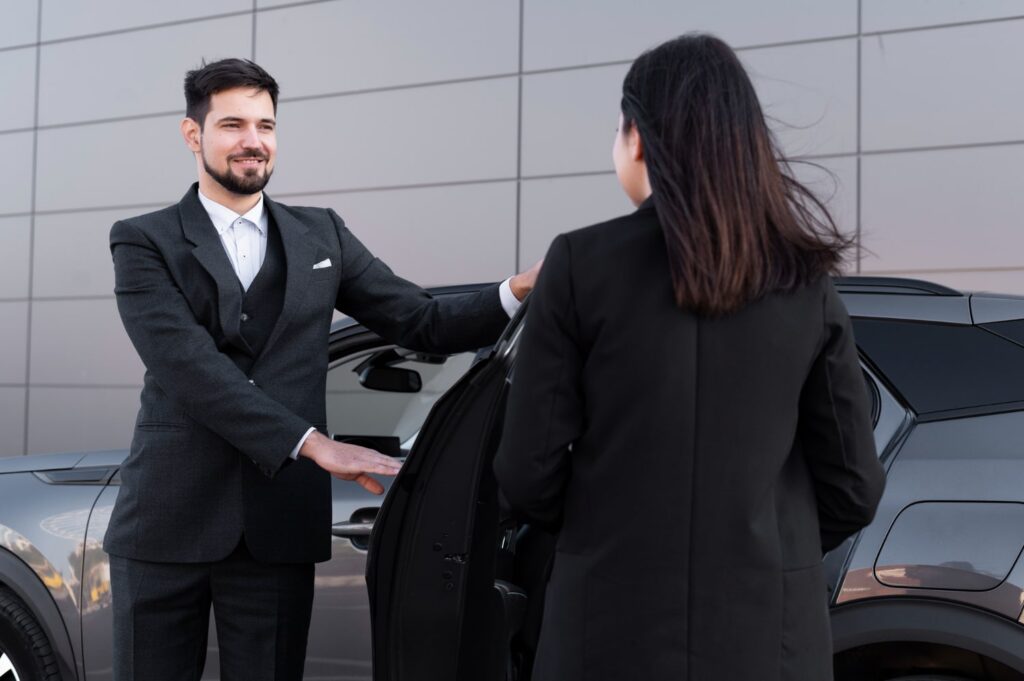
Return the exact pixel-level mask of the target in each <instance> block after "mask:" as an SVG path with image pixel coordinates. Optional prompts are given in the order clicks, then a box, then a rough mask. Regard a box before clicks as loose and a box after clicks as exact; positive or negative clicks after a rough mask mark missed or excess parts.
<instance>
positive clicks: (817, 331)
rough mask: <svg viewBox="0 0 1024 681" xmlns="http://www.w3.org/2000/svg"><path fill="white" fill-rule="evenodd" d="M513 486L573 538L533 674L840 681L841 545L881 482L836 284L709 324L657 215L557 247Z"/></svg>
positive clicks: (533, 339)
mask: <svg viewBox="0 0 1024 681" xmlns="http://www.w3.org/2000/svg"><path fill="white" fill-rule="evenodd" d="M495 473H496V475H497V478H498V483H499V486H500V489H501V491H502V494H503V495H504V497H505V498H506V499H507V501H508V503H509V504H510V505H511V506H512V508H513V509H514V510H515V511H516V512H517V513H518V514H519V515H520V516H521V517H523V518H524V519H526V520H528V521H531V522H534V523H537V524H541V525H545V526H548V527H551V528H555V529H556V530H557V533H558V541H557V550H556V553H555V558H554V564H553V571H552V574H551V577H550V581H549V583H548V587H547V594H546V603H545V608H544V619H543V624H542V628H541V639H540V644H539V649H538V653H537V660H536V664H535V668H534V675H533V681H581V680H584V679H585V680H587V681H613V680H614V681H622V680H624V679H643V681H723V680H728V681H823V680H825V679H831V678H832V668H831V642H830V635H829V620H828V613H827V603H826V600H827V593H826V588H825V584H824V580H823V575H822V566H821V559H822V553H823V551H824V550H827V549H830V548H832V547H834V546H836V545H837V544H839V543H840V542H841V541H842V540H843V539H844V538H845V537H847V536H848V535H850V534H851V533H853V532H855V531H857V530H858V529H859V528H861V527H863V526H864V525H866V524H867V523H869V522H870V521H871V519H872V517H873V514H874V510H875V507H876V505H877V503H878V500H879V498H880V495H881V492H882V489H883V486H884V472H883V469H882V466H881V465H880V463H879V461H878V459H877V456H876V453H875V447H874V442H873V438H872V426H871V420H870V414H869V401H868V396H867V392H866V387H865V384H864V378H863V376H862V374H861V370H860V368H859V366H858V360H857V352H856V348H855V345H854V339H853V333H852V329H851V325H850V320H849V317H848V315H847V313H846V310H845V308H844V306H843V304H842V302H841V300H840V299H839V297H838V295H837V294H836V291H835V290H834V288H833V286H832V283H831V281H830V280H829V279H828V278H827V277H823V278H821V279H820V280H817V281H815V282H813V283H812V284H810V285H807V286H805V287H803V288H801V289H799V290H796V291H793V292H789V293H773V294H769V295H767V296H765V297H763V298H762V299H760V300H757V301H755V302H751V303H749V304H748V305H746V306H745V307H744V308H743V309H741V310H740V311H738V312H736V313H734V314H730V315H727V316H724V317H720V318H714V319H711V318H702V317H700V316H698V315H695V314H693V313H691V312H687V311H683V310H681V309H679V308H678V307H677V306H676V305H675V302H674V298H673V291H672V285H671V280H670V277H669V269H668V260H667V252H666V247H665V243H664V239H663V237H662V233H661V229H660V226H659V223H658V217H657V214H656V211H655V209H654V207H653V205H651V202H650V201H648V202H647V203H646V204H644V205H643V206H641V208H640V209H639V210H637V211H636V212H635V213H633V214H631V215H628V216H626V217H622V218H619V219H616V220H612V221H610V222H606V223H602V224H598V225H594V226H592V227H588V228H585V229H581V230H578V231H575V232H570V233H568V234H565V235H562V236H559V237H558V238H556V239H555V241H554V242H553V243H552V245H551V249H550V251H549V253H548V255H547V258H546V259H545V262H544V268H543V271H542V272H541V275H540V278H539V281H538V283H537V288H536V289H535V290H534V292H533V297H532V300H531V303H530V308H529V310H528V312H527V318H526V328H525V329H524V331H523V336H522V338H521V345H520V348H519V355H518V358H517V363H516V370H515V375H514V380H513V383H512V388H511V393H510V396H509V405H508V413H507V418H506V422H505V427H504V435H503V441H502V443H501V446H500V449H499V451H498V454H497V458H496V459H495Z"/></svg>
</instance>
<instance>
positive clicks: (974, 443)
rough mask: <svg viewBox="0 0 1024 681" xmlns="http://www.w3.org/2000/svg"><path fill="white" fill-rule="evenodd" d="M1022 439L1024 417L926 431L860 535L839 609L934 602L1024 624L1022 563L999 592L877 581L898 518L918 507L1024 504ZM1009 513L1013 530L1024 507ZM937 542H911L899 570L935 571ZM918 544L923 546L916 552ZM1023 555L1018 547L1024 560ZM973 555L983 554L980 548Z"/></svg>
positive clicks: (993, 555)
mask: <svg viewBox="0 0 1024 681" xmlns="http://www.w3.org/2000/svg"><path fill="white" fill-rule="evenodd" d="M1022 433H1024V412H1012V413H1006V414H992V415H988V416H976V417H969V418H964V419H953V420H947V421H937V422H931V423H921V424H918V425H917V426H916V427H915V428H914V430H913V432H911V433H910V435H909V436H908V437H907V440H906V442H905V444H904V445H903V446H902V448H901V449H900V451H899V453H898V454H897V455H896V457H895V460H894V461H893V463H892V465H891V466H890V468H889V473H888V481H887V485H886V491H885V494H883V496H882V501H881V503H880V504H879V507H878V511H877V513H876V515H875V520H874V522H872V523H871V525H869V526H868V527H867V528H865V529H864V530H863V531H862V532H861V533H860V538H859V541H858V544H857V547H856V549H855V550H854V552H853V554H852V556H851V558H850V560H849V564H848V571H847V573H846V576H845V578H844V580H843V584H842V586H841V588H840V590H839V593H838V595H837V597H836V603H837V604H845V603H851V602H854V601H858V600H862V599H868V598H891V597H901V596H910V597H914V598H928V597H931V598H937V599H942V600H944V601H947V602H955V603H963V604H965V605H971V606H975V607H979V608H984V609H986V610H989V611H991V612H995V613H998V614H1000V615H1002V616H1003V617H1007V618H1011V619H1014V620H1016V619H1018V618H1019V617H1020V615H1021V611H1022V609H1024V596H1022V594H1024V561H1021V560H1019V559H1017V560H1016V563H1015V565H1014V567H1013V568H1012V570H1011V571H1010V572H1009V574H1008V575H1007V576H1006V578H1005V579H1004V580H1002V581H1001V583H1000V584H999V585H998V586H996V587H995V588H992V589H988V590H984V591H976V590H957V589H927V588H908V587H897V586H887V585H885V584H883V583H882V582H880V581H879V580H878V579H877V576H876V574H875V566H876V561H877V559H878V556H879V553H880V552H881V550H882V546H883V544H884V543H885V540H886V537H887V536H888V535H889V533H890V530H891V528H892V527H893V524H894V523H895V521H896V518H897V517H898V516H899V515H900V513H902V512H903V511H904V510H905V509H907V508H908V507H910V506H912V505H914V504H918V503H921V502H928V501H931V502H946V503H949V502H959V503H967V504H971V503H980V502H988V503H992V502H1020V501H1021V500H1022V499H1024V488H1022V485H1021V481H1024V440H1022V439H1021V434H1022ZM997 508H998V507H997ZM1004 510H1005V518H1004V519H1003V520H1004V522H1005V523H1008V524H1012V522H1013V520H1014V518H1015V517H1016V515H1015V514H1016V511H1017V505H1016V504H1015V503H1007V504H1006V506H1005V507H1004ZM932 540H933V535H927V536H921V537H905V538H904V539H903V541H905V542H907V544H905V545H903V546H901V547H900V553H901V554H902V555H903V556H905V557H906V558H905V559H904V561H903V565H901V566H899V568H898V569H902V570H904V571H905V572H906V571H908V570H909V571H910V572H913V571H915V570H924V571H927V570H928V566H929V564H930V563H929V561H930V560H931V557H932V554H933V551H932V549H931V548H930V546H929V545H928V543H930V542H931V541H932ZM915 541H919V542H922V544H921V545H920V546H918V547H917V548H915V546H914V544H913V542H915ZM1021 548H1022V547H1021V546H1017V547H1016V553H1017V554H1018V555H1019V553H1020V550H1021ZM964 550H965V551H966V550H967V549H966V548H965V549H964ZM1007 550H1008V549H1007V547H1005V546H994V547H991V548H990V549H988V555H975V556H974V557H973V559H972V560H970V561H969V562H971V563H972V564H994V563H998V562H1000V561H1002V560H1005V559H1004V556H1005V553H1006V551H1007ZM973 551H974V552H975V553H976V554H977V552H978V551H979V548H978V547H975V548H974V549H973ZM980 551H981V552H982V553H985V548H984V547H981V548H980ZM979 576H983V575H980V574H979Z"/></svg>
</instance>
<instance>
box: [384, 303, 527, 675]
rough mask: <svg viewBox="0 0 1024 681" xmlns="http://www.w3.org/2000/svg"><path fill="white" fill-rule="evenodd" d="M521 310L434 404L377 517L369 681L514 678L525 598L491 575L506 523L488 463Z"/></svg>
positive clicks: (501, 558)
mask: <svg viewBox="0 0 1024 681" xmlns="http://www.w3.org/2000/svg"><path fill="white" fill-rule="evenodd" d="M525 309H526V305H523V306H522V308H521V309H520V310H519V312H518V314H517V315H516V317H515V318H514V319H513V320H512V322H511V323H510V324H509V327H508V328H507V329H506V331H505V333H504V334H503V336H502V338H501V339H500V340H499V341H498V343H497V344H496V345H495V346H494V349H493V350H492V351H491V352H490V353H489V355H488V356H486V357H485V358H484V359H482V360H480V361H479V362H477V363H476V364H475V365H474V366H473V367H472V368H471V369H470V370H469V371H468V372H467V373H466V374H465V375H464V376H463V377H462V378H461V379H460V380H459V382H458V383H456V384H455V385H454V386H453V387H452V388H451V389H450V390H449V391H448V392H447V393H445V395H444V396H442V397H441V399H440V400H438V402H437V403H436V404H435V405H434V407H433V409H432V411H431V413H430V415H429V417H428V418H427V420H426V422H425V423H424V425H423V429H422V430H421V431H420V434H419V437H418V439H417V441H416V444H415V446H414V447H413V449H412V451H411V453H410V454H409V457H408V458H407V460H406V463H405V465H404V466H403V468H402V470H401V471H400V472H399V474H398V476H397V478H396V479H395V481H394V483H393V485H392V487H391V490H390V492H389V493H388V496H387V498H386V499H385V500H384V504H383V506H382V507H381V510H380V513H379V515H378V516H377V520H376V523H375V525H374V529H373V536H372V537H371V541H370V550H369V556H368V559H367V568H366V581H367V587H368V591H369V596H370V616H371V623H372V625H371V626H372V636H373V678H374V681H437V680H438V679H444V680H446V681H492V680H493V681H506V680H509V679H516V678H517V677H519V679H520V681H522V678H523V677H521V676H520V674H519V672H518V666H517V665H516V664H515V663H514V662H513V661H512V660H511V659H510V653H509V650H510V642H511V639H512V637H513V636H514V635H515V634H516V632H517V631H518V630H519V628H520V625H521V622H522V619H523V616H524V613H525V611H526V603H527V594H526V593H525V592H524V591H523V590H522V589H520V588H519V587H517V586H516V585H515V584H514V583H512V582H511V581H510V580H508V579H506V580H502V579H501V577H512V576H513V575H512V567H511V565H512V563H513V561H512V560H511V549H512V547H513V537H514V532H515V530H516V528H515V527H513V526H511V525H509V524H508V523H504V522H502V520H501V518H500V513H499V505H498V493H497V486H496V483H495V480H494V475H493V473H492V472H491V462H492V459H493V458H494V454H495V452H496V450H497V447H498V443H499V440H500V437H501V425H502V420H503V418H504V411H505V402H506V396H507V392H508V386H509V383H510V377H511V371H512V367H513V363H514V360H515V352H516V345H517V340H518V337H519V333H520V331H521V328H522V319H523V316H524V314H525Z"/></svg>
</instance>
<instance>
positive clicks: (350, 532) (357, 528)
mask: <svg viewBox="0 0 1024 681" xmlns="http://www.w3.org/2000/svg"><path fill="white" fill-rule="evenodd" d="M371 532H373V521H372V520H370V521H367V522H345V523H336V524H334V525H332V526H331V534H333V535H334V536H335V537H369V536H370V533H371Z"/></svg>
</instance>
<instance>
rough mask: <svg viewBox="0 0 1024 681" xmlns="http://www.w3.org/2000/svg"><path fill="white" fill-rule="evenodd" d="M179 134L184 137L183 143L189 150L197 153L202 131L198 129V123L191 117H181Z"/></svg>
mask: <svg viewBox="0 0 1024 681" xmlns="http://www.w3.org/2000/svg"><path fill="white" fill-rule="evenodd" d="M181 136H182V137H183V138H184V139H185V144H186V146H188V148H189V150H191V151H192V152H193V153H199V145H200V139H201V138H202V136H203V131H202V130H200V129H199V124H198V123H196V122H195V121H194V120H192V119H191V118H184V119H182V121H181Z"/></svg>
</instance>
